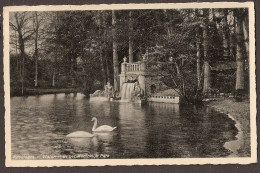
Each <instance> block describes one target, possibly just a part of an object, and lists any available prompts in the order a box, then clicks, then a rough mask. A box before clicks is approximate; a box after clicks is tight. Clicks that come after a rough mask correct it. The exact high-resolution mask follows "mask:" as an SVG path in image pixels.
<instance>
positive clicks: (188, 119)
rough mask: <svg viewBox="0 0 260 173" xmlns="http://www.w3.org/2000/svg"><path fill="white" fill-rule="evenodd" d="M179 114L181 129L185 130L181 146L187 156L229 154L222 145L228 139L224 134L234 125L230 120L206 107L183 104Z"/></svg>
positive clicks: (220, 155)
mask: <svg viewBox="0 0 260 173" xmlns="http://www.w3.org/2000/svg"><path fill="white" fill-rule="evenodd" d="M180 114H181V116H180V123H181V124H182V131H183V132H185V136H183V139H184V144H185V145H183V147H185V151H186V154H187V156H188V157H210V156H214V157H223V156H227V155H228V154H229V153H228V151H227V150H226V149H225V148H224V147H223V145H224V143H225V142H226V141H227V140H230V138H227V137H226V134H228V133H230V130H231V129H230V128H229V127H231V126H234V124H233V123H232V122H231V121H229V120H228V119H227V118H225V117H224V116H222V115H220V114H219V113H217V112H215V111H213V110H212V109H210V108H208V107H197V108H196V107H194V106H191V107H187V106H185V107H182V108H181V109H180ZM227 127H228V128H227ZM183 156H184V157H185V154H184V155H183Z"/></svg>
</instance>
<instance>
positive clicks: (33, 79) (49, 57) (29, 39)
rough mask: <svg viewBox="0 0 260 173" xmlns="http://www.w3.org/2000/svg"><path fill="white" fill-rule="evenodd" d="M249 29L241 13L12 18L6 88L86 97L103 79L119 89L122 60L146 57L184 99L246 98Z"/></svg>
mask: <svg viewBox="0 0 260 173" xmlns="http://www.w3.org/2000/svg"><path fill="white" fill-rule="evenodd" d="M248 26H249V25H248V10H247V9H180V10H176V9H169V10H168V9H167V10H114V11H108V10H104V11H59V12H14V13H10V75H11V90H13V91H15V92H17V93H20V94H21V95H23V94H25V90H26V88H77V89H79V90H80V91H82V92H84V93H85V94H86V95H88V94H89V93H92V92H94V91H95V90H96V89H101V88H103V86H104V84H105V83H106V82H107V81H110V82H111V83H112V84H114V88H115V90H118V88H119V86H118V85H119V81H118V80H119V77H118V75H119V73H120V64H121V62H122V61H123V58H124V57H127V58H128V60H129V61H130V62H133V61H138V60H142V57H143V56H144V55H145V54H148V55H150V56H148V60H147V62H149V64H150V65H151V67H152V66H154V64H157V67H158V68H159V69H160V70H156V71H157V72H162V73H163V76H164V78H162V80H163V82H164V83H165V84H166V85H168V86H169V87H172V88H177V89H179V90H180V91H181V93H180V94H182V95H183V96H185V97H186V98H189V97H194V96H198V95H199V94H201V93H212V92H213V93H214V92H229V93H230V92H236V91H239V92H245V93H248V87H249V86H248V85H249V82H248V80H249V79H248V78H249V74H248V73H249V70H248V67H249V66H248V63H249V40H248V35H249V32H248V30H249V29H248ZM160 63H162V64H163V63H166V64H168V65H167V66H160V65H158V64H160ZM169 64H170V65H169ZM165 74H166V75H165Z"/></svg>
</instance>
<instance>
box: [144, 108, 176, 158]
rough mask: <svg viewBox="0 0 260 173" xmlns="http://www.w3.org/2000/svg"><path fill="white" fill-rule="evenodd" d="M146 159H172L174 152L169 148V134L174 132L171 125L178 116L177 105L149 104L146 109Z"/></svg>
mask: <svg viewBox="0 0 260 173" xmlns="http://www.w3.org/2000/svg"><path fill="white" fill-rule="evenodd" d="M146 111H147V115H146V118H145V120H146V122H145V124H146V126H147V129H148V134H147V136H146V141H147V142H146V143H147V146H146V149H145V152H146V157H151V158H158V157H173V156H174V155H175V153H174V150H173V149H172V148H171V144H170V142H171V141H170V138H169V132H171V131H172V130H175V131H176V129H174V128H173V127H175V126H173V124H175V123H176V120H175V119H176V118H175V117H178V116H179V105H178V104H165V103H150V104H149V105H148V106H147V107H146Z"/></svg>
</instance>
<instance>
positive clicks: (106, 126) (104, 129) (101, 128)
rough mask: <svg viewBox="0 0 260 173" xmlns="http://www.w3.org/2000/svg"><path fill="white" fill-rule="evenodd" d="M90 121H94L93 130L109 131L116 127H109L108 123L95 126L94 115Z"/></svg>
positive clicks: (95, 119)
mask: <svg viewBox="0 0 260 173" xmlns="http://www.w3.org/2000/svg"><path fill="white" fill-rule="evenodd" d="M91 121H95V122H94V125H93V128H92V131H93V132H111V131H113V130H114V129H115V128H116V127H111V126H108V125H103V126H99V127H98V128H97V118H96V117H93V118H92V120H91Z"/></svg>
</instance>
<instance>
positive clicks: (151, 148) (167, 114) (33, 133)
mask: <svg viewBox="0 0 260 173" xmlns="http://www.w3.org/2000/svg"><path fill="white" fill-rule="evenodd" d="M92 117H96V118H97V119H98V126H100V125H110V126H112V127H114V126H117V129H116V130H115V131H113V132H107V133H97V134H96V135H95V136H94V137H93V138H70V139H68V138H66V135H67V134H69V133H71V132H74V131H87V132H90V133H91V129H92V126H93V122H91V119H92ZM236 134H237V129H236V128H235V125H234V121H232V120H231V119H229V118H228V117H227V116H226V115H224V114H220V113H218V112H216V111H214V110H212V109H210V108H209V107H204V106H201V107H196V106H193V105H190V106H187V105H185V106H180V105H178V104H165V103H148V104H146V105H140V104H136V103H123V102H90V101H89V100H88V99H87V98H85V97H84V95H82V94H77V95H73V94H55V95H54V94H53V95H41V96H29V97H12V98H11V152H12V159H21V156H24V157H23V158H22V159H26V157H25V156H28V159H83V158H84V159H85V158H196V157H200V158H203V157H226V156H228V155H230V154H232V153H231V152H230V151H229V150H227V149H225V148H224V147H223V145H224V144H225V142H227V141H231V140H234V139H235V136H236Z"/></svg>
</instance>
